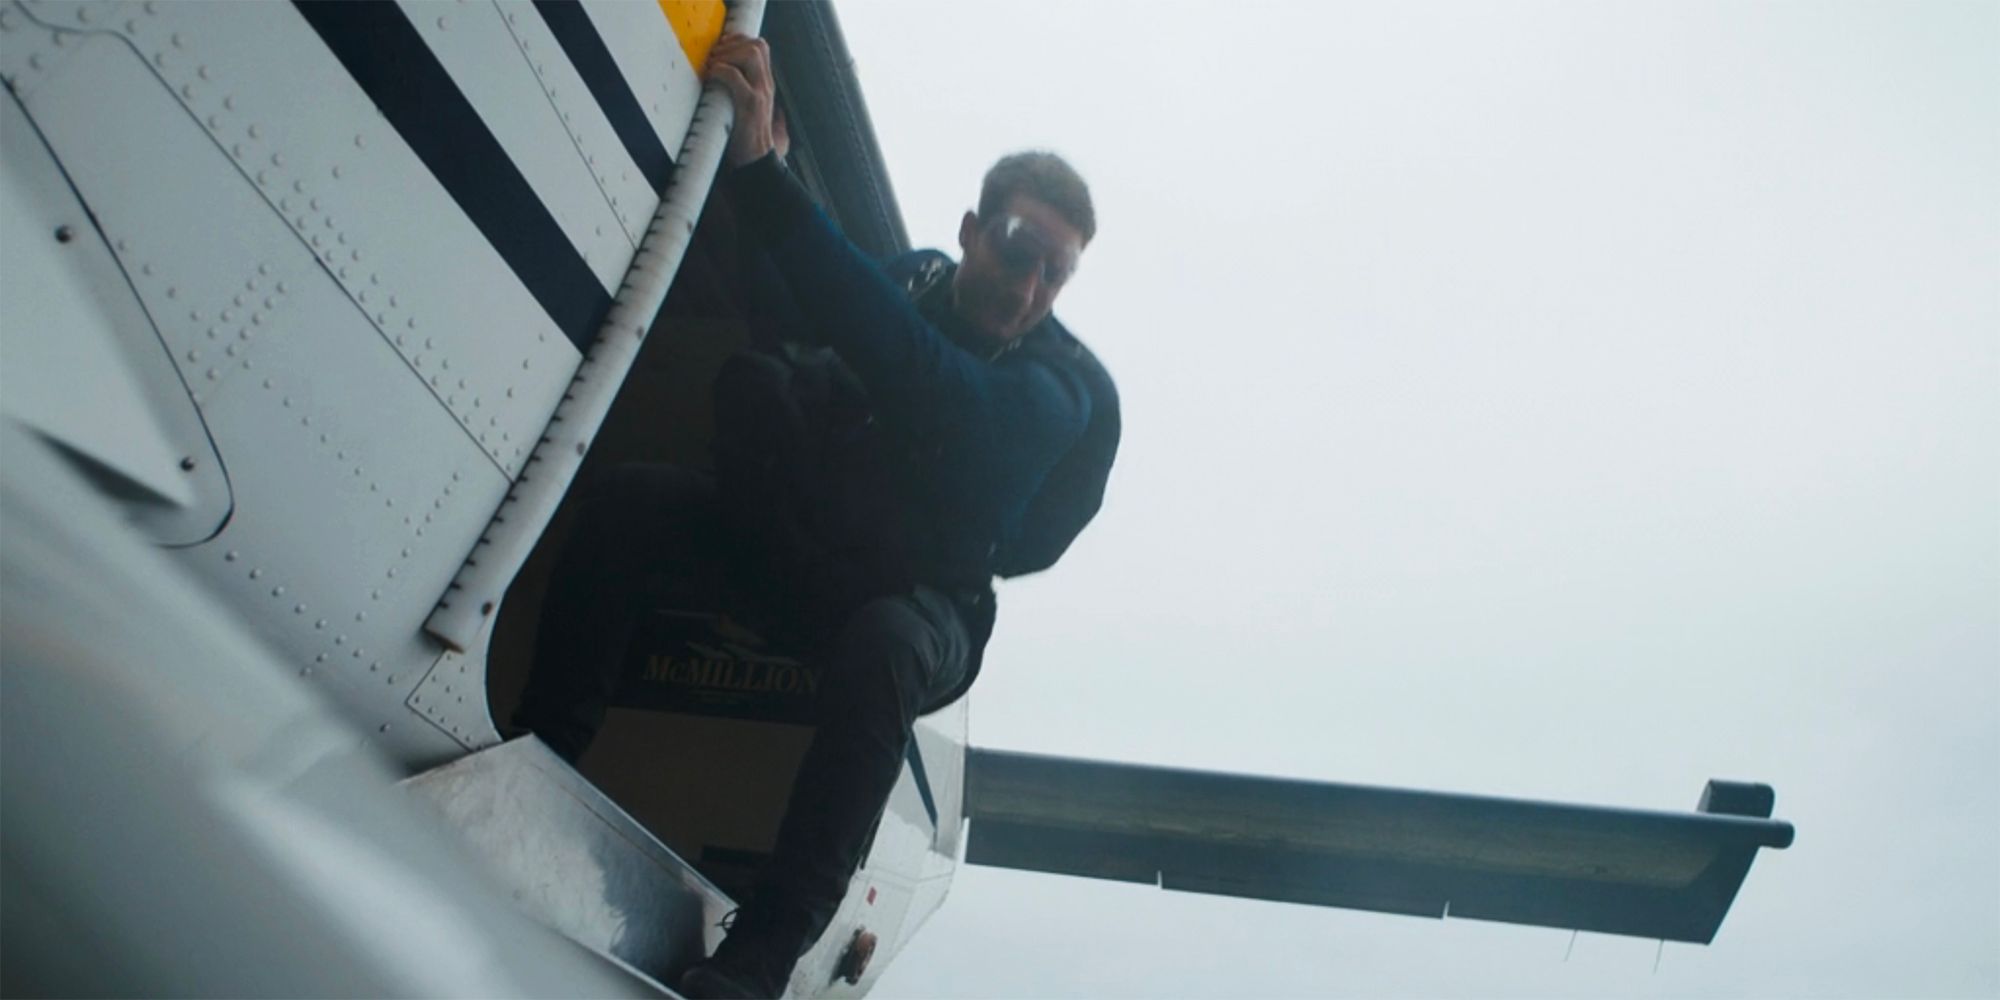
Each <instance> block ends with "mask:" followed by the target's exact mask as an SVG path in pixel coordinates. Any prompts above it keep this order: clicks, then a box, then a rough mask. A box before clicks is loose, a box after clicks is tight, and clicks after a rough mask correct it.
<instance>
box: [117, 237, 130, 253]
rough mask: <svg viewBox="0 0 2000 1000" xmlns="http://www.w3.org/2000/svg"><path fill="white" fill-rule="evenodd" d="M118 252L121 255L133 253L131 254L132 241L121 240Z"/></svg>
mask: <svg viewBox="0 0 2000 1000" xmlns="http://www.w3.org/2000/svg"><path fill="white" fill-rule="evenodd" d="M118 252H119V253H131V252H132V241H131V240H119V241H118Z"/></svg>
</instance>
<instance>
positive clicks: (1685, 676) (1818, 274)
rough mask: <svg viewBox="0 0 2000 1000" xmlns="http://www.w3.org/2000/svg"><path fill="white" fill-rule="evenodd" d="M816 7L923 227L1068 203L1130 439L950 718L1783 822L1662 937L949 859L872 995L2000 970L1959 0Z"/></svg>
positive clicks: (996, 733) (1668, 987)
mask: <svg viewBox="0 0 2000 1000" xmlns="http://www.w3.org/2000/svg"><path fill="white" fill-rule="evenodd" d="M840 15H841V19H842V22H843V24H844V26H845V28H846V32H847V35H848V42H849V45H850V47H851V48H852V50H853V52H854V54H855V57H856V60H857V63H858V71H859V74H860V78H861V81H862V85H863V89H864V91H865V93H866V94H867V98H868V101H869V105H870V109H871V111H872V113H873V115H874V118H875V125H876V130H877V133H878V135H879V137H880V139H881V142H882V145H883V148H884V152H885V155H886V157H887V160H888V164H889V169H890V172H891V174H892V176H893V178H894V181H895V184H896V188H897V193H898V195H899V197H900V199H901V201H902V207H903V211H904V215H905V217H906V219H907V220H908V223H909V225H910V229H911V234H912V237H913V238H914V239H915V241H916V242H917V243H918V244H919V245H936V246H943V247H945V248H947V249H954V250H955V247H953V246H952V243H951V240H952V236H953V234H954V232H955V227H956V224H957V219H958V215H959V213H960V212H961V211H963V210H964V209H965V208H967V207H969V206H970V204H971V202H972V200H973V198H974V195H975V192H976V188H977V183H978V178H979V176H980V174H981V172H982V171H983V170H984V169H985V167H986V166H987V165H988V164H989V163H990V162H991V161H992V160H993V159H994V158H995V157H997V156H998V155H999V154H1001V153H1004V152H1008V151H1011V150H1014V149H1017V148H1022V147H1028V146H1043V147H1048V148H1053V149H1056V150H1058V151H1060V152H1062V153H1064V154H1065V155H1067V156H1069V157H1070V158H1071V159H1072V161H1073V162H1075V163H1076V164H1077V166H1078V167H1079V168H1080V169H1081V170H1082V171H1083V172H1084V174H1085V175H1086V176H1087V177H1088V178H1090V180H1091V181H1092V183H1093V186H1094V189H1095V192H1096V196H1097V200H1098V206H1099V215H1100V220H1101V228H1102V231H1101V233H1100V236H1099V238H1098V240H1097V241H1096V243H1095V244H1094V245H1093V246H1092V247H1091V250H1090V252H1089V253H1088V254H1087V255H1086V258H1085V262H1084V267H1083V269H1082V271H1081V272H1080V273H1079V275H1078V277H1077V279H1076V281H1075V283H1074V284H1073V286H1072V287H1071V288H1070V289H1069V290H1068V291H1067V292H1066V293H1065V295H1064V297H1063V299H1062V301H1061V302H1059V304H1058V308H1057V312H1058V313H1059V314H1060V315H1061V316H1063V318H1064V319H1065V320H1066V321H1067V322H1069V324H1070V325H1071V326H1072V327H1073V328H1074V329H1075V330H1076V331H1078V333H1079V334H1080V335H1081V336H1083V337H1084V339H1085V340H1087V341H1089V342H1090V343H1091V344H1092V345H1093V346H1094V347H1095V348H1097V350H1098V352H1099V353H1100V354H1101V355H1102V356H1103V357H1104V358H1105V360H1106V361H1107V363H1108V364H1109V365H1110V367H1111V368H1112V370H1113V372H1114V373H1115V374H1116V375H1117V377H1118V379H1119V382H1120V386H1121V389H1122V391H1123V396H1124V407H1125V427H1126V437H1125V443H1124V449H1123V452H1122V455H1121V458H1120V462H1119V467H1118V470H1117V473H1116V475H1115V477H1114V479H1113V484H1112V495H1111V498H1110V501H1109V503H1108V506H1107V507H1106V509H1105V511H1104V513H1103V515H1102V516H1101V517H1100V519H1099V520H1098V522H1097V523H1096V525H1094V526H1093V527H1092V528H1091V530H1090V531H1089V532H1088V533H1086V534H1085V536H1084V538H1083V540H1082V541H1081V542H1079V543H1078V546H1077V548H1076V549H1075V550H1073V551H1072V553H1071V555H1070V556H1069V557H1068V558H1067V559H1066V560H1065V561H1064V563H1063V564H1062V565H1061V566H1059V567H1057V569H1056V570H1054V571H1052V572H1051V573H1048V574H1045V575H1044V576H1042V577H1039V578H1036V579H1033V580H1028V581H1020V582H1017V583H1015V584H1012V585H1010V586H1008V587H1007V588H1006V589H1005V591H1004V593H1003V596H1002V608H1003V610H1002V612H1001V625H1000V631H999V636H998V638H997V639H996V640H995V642H994V644H993V646H992V648H991V651H990V653H989V659H988V666H987V669H986V672H985V674H984V675H983V677H982V679H981V681H980V684H979V687H978V689H977V690H976V692H975V694H974V697H973V701H972V727H973V738H974V742H975V743H976V744H978V745H982V746H992V747H999V748H1006V749H1019V750H1032V751H1038V752H1045V753H1060V754H1074V755H1081V756H1092V757H1108V758H1116V759H1123V760H1132V761H1146V762H1154V763H1161V764H1168V765H1176V766H1190V767H1203V768H1215V769H1227V770H1244V771H1255V772H1263V773H1272V774H1283V775H1291V776H1298V777H1308V778H1320V779H1326V780H1336V781H1354V782H1365V783H1373V784H1392V785H1403V786H1411V787H1423V788H1435V789H1442V790H1452V791H1467V792H1479V793H1488V794H1500V795H1518V796H1527V797H1534V798H1544V799H1557V800H1564V801H1575V802H1589V803H1598V804H1605V805H1623V806H1634V807H1641V808H1663V809H1687V808H1692V807H1693V806H1694V804H1695V799H1696V797H1697V796H1698V795H1699V793H1700V791H1701V788H1702V783H1703V782H1704V781H1705V780H1706V779H1708V778H1710V777H1724V778H1736V779H1745V780H1756V781H1764V782H1768V783H1770V784H1772V785H1774V786H1775V787H1776V788H1777V791H1778V815H1779V817H1780V818H1783V819H1787V820H1790V821H1792V822H1793V823H1795V824H1797V826H1798V830H1799V834H1798V842H1797V844H1796V845H1795V846H1794V847H1793V848H1792V849H1790V850H1788V851H1782V852H1768V851H1767V852H1765V853H1764V854H1763V855H1762V856H1761V857H1760V858H1759V860H1758V862H1757V864H1756V865H1755V867H1754V868H1753V869H1752V870H1751V872H1750V877H1749V880H1748V881H1747V883H1746V884H1745V886H1744V888H1743V891H1742V894H1741V895H1740V896H1739V897H1738V900H1737V903H1736V905H1735V908H1734V909H1733V910H1732V912H1731V914H1730V916H1729V918H1728V920H1727V921H1725V923H1724V924H1723V928H1722V931H1721V934H1720V935H1719V937H1718V940H1717V943H1716V944H1715V945H1713V946H1711V947H1707V948H1700V947H1693V946H1685V945H1674V946H1670V947H1668V948H1667V949H1666V953H1665V956H1664V960H1663V962H1662V964H1661V967H1660V969H1659V971H1658V973H1657V974H1655V973H1654V972H1653V971H1652V970H1653V960H1654V955H1655V944H1654V942H1651V941H1631V940H1626V939H1619V938H1611V937H1606V936H1601V935H1590V936H1585V937H1583V938H1582V939H1581V940H1579V941H1578V942H1577V944H1576V948H1575V952H1574V955H1573V956H1572V957H1570V958H1569V960H1568V961H1567V962H1565V960H1564V952H1565V950H1566V949H1567V948H1568V946H1569V944H1570V935H1569V934H1568V932H1564V931H1556V930H1543V929H1533V928H1513V927H1506V926H1501V925H1492V924H1482V923H1476V922H1466V921H1445V922H1438V921H1428V920H1419V919H1413V918H1407V917H1393V916H1383V915H1377V914H1367V913H1353V912H1345V911H1334V910H1320V909H1314V908H1309V907H1299V906H1287V905H1280V904H1273V903H1259V902H1246V901H1237V900H1226V899H1218V898H1211V897H1202V896H1192V895H1183V894H1176V893H1163V892H1160V891H1158V890H1154V889H1150V888H1145V887H1136V886H1126V885H1116V884H1109V883H1090V882H1084V881H1080V880H1068V879H1061V878H1055V877H1050V876H1037V875H1029V874H1020V873H1013V872H997V871H992V870H983V869H967V870H964V871H962V872H961V874H960V876H959V880H958V882H957V883H956V885H955V886H954V888H953V892H952V898H951V900H950V901H949V902H948V903H947V904H946V906H945V908H944V910H943V911H942V912H940V913H939V914H938V915H937V916H936V917H935V918H933V921H932V923H931V925H930V927H929V928H928V929H927V930H926V931H925V932H924V933H923V934H922V935H921V936H920V937H919V938H918V940H917V942H916V943H915V944H914V945H913V947H912V949H911V950H910V951H909V952H908V953H907V954H905V955H904V956H903V957H902V958H901V959H900V960H899V962H898V964H897V966H896V967H894V968H893V969H892V970H891V971H890V972H889V974H888V975H887V977H886V978H885V979H884V980H883V981H882V984H881V986H880V987H879V989H878V995H881V996H888V997H898V996H939V995H950V996H1107V995H1126V996H1169V995H1186V996H1224V995H1229V996H1278V995H1336V994H1341V995H1367V996H1384V995H1394V996H1435V995H1512V996H1596V995H1607V994H1609V995H1645V996H1660V995H1702V996H1716V995H1727V996H1771V995H1828V996H1834V995H1841V996H1892V995H1893V996H1947V995H1971V996H1994V995H1996V994H2000V391H1996V390H2000V180H1996V178H2000V4H1995V3H1992V2H1987V3H1974V4H1961V5H1949V4H1917V3H1875V4H1860V5H1855V4H1831V3H1814V4H1793V5H1771V4H1759V5H1749V4H1729V5H1712V4H1691V3H1673V4H1644V5H1642V4H1636V3H1621V4H1588V3H1571V4H1526V3H1508V4H1488V3H1457V4H1431V5H1411V4H1407V3H1395V4H1388V3H1382V4H1376V5H1368V6H1360V5H1336V4H1330V3H1304V4H1292V5H1281V4H1254V5H1247V6H1228V5H1221V4H1215V3H1204V4H1193V3H1188V4H1180V5H1173V4H1167V3H1122V4H1114V3H1106V2H1097V3H1090V4H1080V5H1068V4H1063V5H1059V4H1055V3H1045V4H1038V3H1010V4H999V3H993V4H987V3H973V2H966V0H958V2H951V3H906V2H897V3H885V2H873V0H871V2H851V0H850V2H846V3H843V5H842V6H841V8H840Z"/></svg>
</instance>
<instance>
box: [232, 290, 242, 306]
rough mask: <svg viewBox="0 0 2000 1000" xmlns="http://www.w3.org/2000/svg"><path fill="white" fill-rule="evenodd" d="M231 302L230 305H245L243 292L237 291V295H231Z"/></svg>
mask: <svg viewBox="0 0 2000 1000" xmlns="http://www.w3.org/2000/svg"><path fill="white" fill-rule="evenodd" d="M229 304H230V305H232V306H239V307H240V306H242V305H243V293H242V292H237V293H236V294H235V295H233V296H231V297H230V299H229Z"/></svg>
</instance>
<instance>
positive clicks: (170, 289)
mask: <svg viewBox="0 0 2000 1000" xmlns="http://www.w3.org/2000/svg"><path fill="white" fill-rule="evenodd" d="M180 294H181V290H180V289H178V288H175V287H174V286H172V285H168V286H167V298H170V299H176V298H179V297H180Z"/></svg>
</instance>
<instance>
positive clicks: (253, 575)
mask: <svg viewBox="0 0 2000 1000" xmlns="http://www.w3.org/2000/svg"><path fill="white" fill-rule="evenodd" d="M263 575H264V571H263V570H261V569H253V570H251V571H250V579H252V580H255V579H257V578H258V577H260V576H263Z"/></svg>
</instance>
